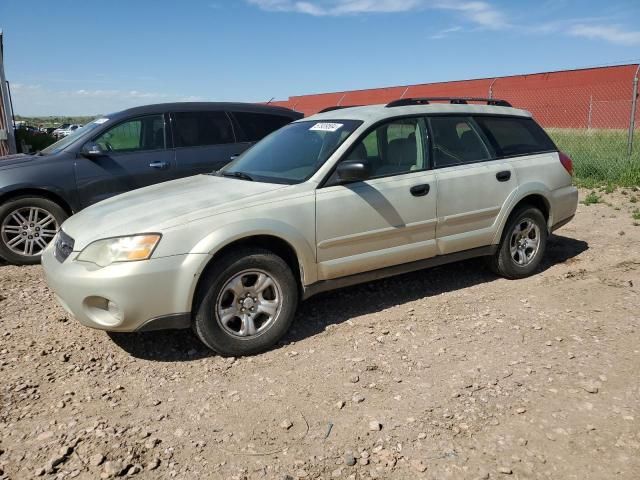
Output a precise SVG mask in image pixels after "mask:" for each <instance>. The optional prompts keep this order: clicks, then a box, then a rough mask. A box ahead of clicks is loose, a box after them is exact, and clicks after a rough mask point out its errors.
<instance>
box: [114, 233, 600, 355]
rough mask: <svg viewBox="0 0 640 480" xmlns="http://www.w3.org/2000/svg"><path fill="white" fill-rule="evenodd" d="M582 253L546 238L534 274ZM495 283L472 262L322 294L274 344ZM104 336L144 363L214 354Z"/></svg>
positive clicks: (149, 339)
mask: <svg viewBox="0 0 640 480" xmlns="http://www.w3.org/2000/svg"><path fill="white" fill-rule="evenodd" d="M588 248H589V245H588V244H587V242H585V241H582V240H576V239H574V238H569V237H564V236H558V235H552V236H551V237H550V238H549V243H548V246H547V254H546V255H545V259H544V261H543V263H542V265H541V266H540V271H541V272H542V271H545V270H547V269H548V268H550V267H552V266H554V265H557V264H560V263H565V262H568V261H571V260H572V259H573V258H575V257H576V256H578V255H580V254H581V253H583V252H584V251H586V250H587V249H588ZM498 278H499V277H497V276H496V275H495V274H494V273H493V272H491V270H489V269H488V268H487V266H486V259H482V258H476V259H472V260H466V261H463V262H457V263H452V264H448V265H443V266H440V267H435V268H431V269H427V270H419V271H417V272H413V273H407V274H404V275H399V276H396V277H390V278H386V279H382V280H377V281H373V282H369V283H365V284H362V285H357V286H354V287H349V288H344V289H341V290H336V291H333V292H327V293H323V294H320V295H317V296H315V297H313V298H311V299H309V300H307V301H306V302H304V303H302V304H301V305H300V308H299V310H298V313H297V315H296V319H295V321H294V324H293V325H292V328H291V330H290V331H289V333H288V334H287V335H286V336H285V338H284V339H283V340H282V341H281V342H280V345H286V344H290V343H293V342H298V341H300V340H303V339H305V338H307V337H310V336H313V335H316V334H318V333H320V332H323V331H324V330H325V329H326V328H327V327H328V326H329V325H333V324H338V323H342V322H344V321H346V320H348V319H350V318H353V317H357V316H361V315H366V314H369V313H374V312H378V311H381V310H384V309H387V308H390V307H393V306H395V305H402V304H404V303H407V302H411V301H414V300H418V299H421V298H427V297H432V296H436V295H441V294H443V293H447V292H450V291H453V290H460V289H464V288H468V287H472V286H474V285H478V284H481V283H488V282H492V281H494V280H496V279H498ZM109 336H110V337H111V339H112V340H113V341H114V343H116V344H117V345H118V346H119V347H120V348H122V349H123V350H125V351H127V352H128V353H130V354H131V355H133V356H134V357H136V358H141V359H145V360H154V361H162V362H176V361H190V360H197V359H201V358H205V357H209V356H213V355H215V354H214V353H212V352H210V351H209V350H208V349H207V348H206V347H204V346H203V345H202V344H201V343H200V341H199V340H198V339H197V338H196V336H195V335H194V334H193V332H192V331H191V330H167V331H160V332H144V333H109ZM276 348H277V347H276Z"/></svg>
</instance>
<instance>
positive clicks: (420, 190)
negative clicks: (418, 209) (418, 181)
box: [409, 183, 430, 197]
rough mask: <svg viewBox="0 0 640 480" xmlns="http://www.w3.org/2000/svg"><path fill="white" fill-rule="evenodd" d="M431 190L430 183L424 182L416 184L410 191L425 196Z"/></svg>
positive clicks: (417, 195) (414, 194)
mask: <svg viewBox="0 0 640 480" xmlns="http://www.w3.org/2000/svg"><path fill="white" fill-rule="evenodd" d="M429 190H430V187H429V184H428V183H424V184H422V185H414V186H413V187H411V189H410V190H409V191H410V192H411V195H413V196H414V197H424V196H425V195H426V194H427V193H429Z"/></svg>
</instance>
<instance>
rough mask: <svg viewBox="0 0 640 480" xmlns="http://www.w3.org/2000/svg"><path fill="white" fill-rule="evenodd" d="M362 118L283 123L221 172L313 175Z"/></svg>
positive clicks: (287, 177) (289, 179)
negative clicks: (358, 119)
mask: <svg viewBox="0 0 640 480" xmlns="http://www.w3.org/2000/svg"><path fill="white" fill-rule="evenodd" d="M361 124H362V122H360V121H357V120H326V121H305V122H295V123H290V124H289V125H286V126H285V127H282V128H281V129H280V130H277V131H275V132H274V133H272V134H271V135H269V136H268V137H265V138H264V139H263V140H261V141H260V142H258V143H256V144H255V145H254V146H253V147H252V148H251V149H249V150H247V151H246V152H245V153H243V154H242V155H241V156H240V157H238V158H237V159H236V160H235V161H233V162H232V163H230V164H229V165H227V166H226V167H225V168H223V169H222V170H221V171H220V175H225V176H237V177H238V178H241V175H244V176H245V178H247V177H248V178H251V179H253V180H256V181H263V182H274V183H287V184H293V183H299V182H302V181H304V180H306V179H307V178H309V177H310V176H311V175H313V173H314V172H315V171H316V170H317V169H318V168H319V167H320V166H321V165H322V164H323V163H324V162H326V161H327V159H328V158H329V157H330V156H331V154H332V153H333V152H335V151H336V149H337V148H338V147H339V146H340V145H341V144H342V142H344V141H345V140H346V139H347V138H349V135H351V134H352V133H353V131H354V130H355V129H356V128H358V127H359V126H360V125H361ZM237 174H240V175H237Z"/></svg>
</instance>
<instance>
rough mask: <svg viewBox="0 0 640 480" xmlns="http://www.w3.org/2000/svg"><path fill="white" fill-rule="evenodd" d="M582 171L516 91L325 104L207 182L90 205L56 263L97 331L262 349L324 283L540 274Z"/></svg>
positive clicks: (53, 268)
mask: <svg viewBox="0 0 640 480" xmlns="http://www.w3.org/2000/svg"><path fill="white" fill-rule="evenodd" d="M571 173H572V164H571V160H570V159H569V158H568V157H567V156H566V155H564V154H563V153H561V152H559V151H558V149H557V147H556V146H555V145H554V144H553V142H552V141H551V139H550V138H549V137H548V136H547V134H546V133H545V132H544V131H543V130H542V128H540V126H539V125H538V124H536V122H535V121H534V120H533V119H532V118H531V115H530V114H529V113H528V112H526V111H523V110H519V109H516V108H512V107H511V106H510V105H509V104H508V103H507V102H504V101H500V100H495V99H493V100H483V99H460V98H456V99H450V98H447V99H442V98H438V99H424V98H423V99H401V100H397V101H394V102H391V103H389V104H387V105H374V106H365V107H350V108H334V109H328V110H327V111H324V112H322V113H319V114H317V115H313V116H311V117H308V118H305V119H303V120H299V121H296V122H294V123H291V124H289V125H287V126H285V127H283V128H282V129H280V130H278V131H276V132H274V133H273V134H271V135H269V136H268V137H266V138H265V139H263V140H262V141H260V142H259V143H257V144H256V145H255V146H254V147H252V148H251V149H249V150H248V151H246V152H245V153H243V154H242V155H241V156H240V157H238V158H237V159H235V160H234V161H232V162H231V163H230V164H228V165H227V166H226V167H224V168H222V169H221V170H219V171H217V172H214V173H212V174H210V175H199V176H195V177H190V178H186V179H182V180H176V181H172V182H168V183H164V184H160V185H155V186H151V187H147V188H142V189H140V190H136V191H132V192H129V193H126V194H124V195H120V196H118V197H115V198H112V199H109V200H106V201H104V202H101V203H99V204H96V205H95V206H92V207H89V208H87V209H86V210H83V211H82V212H80V213H79V214H77V215H75V216H73V217H71V218H70V219H69V220H67V221H66V222H65V223H64V224H63V225H62V229H61V230H60V231H59V232H58V234H57V236H56V238H55V241H52V242H51V244H50V246H49V247H48V248H47V249H46V251H45V252H44V254H43V256H42V263H43V266H44V270H45V274H46V278H47V280H48V283H49V285H50V287H51V288H52V289H53V291H54V292H55V293H56V296H57V298H58V300H59V301H60V303H61V304H62V305H63V306H64V308H65V309H66V310H68V311H69V312H70V313H71V314H72V315H73V316H75V317H76V318H77V319H78V321H79V322H80V323H81V324H83V325H86V326H88V327H93V328H99V329H103V330H110V331H118V332H132V331H147V330H156V329H166V328H185V327H192V328H193V329H194V330H195V332H196V333H197V335H198V336H199V338H200V339H201V340H202V341H203V342H204V343H205V344H206V345H207V346H208V347H210V348H211V349H213V350H215V351H217V352H219V353H221V354H223V355H248V354H254V353H257V352H261V351H264V350H265V349H268V348H269V347H271V346H272V345H274V344H275V343H276V342H277V341H278V340H279V339H280V338H281V337H282V336H283V335H284V334H285V332H286V331H287V329H288V328H289V326H290V325H291V322H292V321H293V318H294V316H295V313H296V308H297V306H298V302H299V301H300V300H301V299H305V298H308V297H309V296H311V295H313V294H315V293H318V292H321V291H325V290H329V289H334V288H339V287H344V286H347V285H352V284H356V283H360V282H366V281H369V280H372V279H377V278H381V277H384V276H389V275H395V274H399V273H403V272H408V271H411V270H417V269H422V268H426V267H429V266H433V265H439V264H443V263H446V262H452V261H457V260H461V259H466V258H469V257H477V256H487V257H489V258H490V264H491V265H492V266H493V269H494V270H495V271H496V272H497V273H499V274H500V275H503V276H505V277H507V278H512V279H516V278H521V277H526V276H528V275H531V274H533V273H534V272H535V271H536V269H537V267H538V266H539V264H540V261H541V260H542V257H543V255H544V253H545V248H546V244H547V237H548V235H549V233H550V232H552V231H553V230H555V229H557V228H559V227H560V226H562V225H564V224H565V223H567V222H568V221H570V220H571V218H572V217H573V215H574V214H575V211H576V206H577V200H578V193H577V190H576V189H575V188H574V187H573V186H572V182H571ZM425 275H428V272H425Z"/></svg>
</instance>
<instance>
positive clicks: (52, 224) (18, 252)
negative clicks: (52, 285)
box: [0, 196, 69, 265]
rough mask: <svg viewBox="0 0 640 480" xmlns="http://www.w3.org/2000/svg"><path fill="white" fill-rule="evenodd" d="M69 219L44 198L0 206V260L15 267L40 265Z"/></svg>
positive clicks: (56, 205)
mask: <svg viewBox="0 0 640 480" xmlns="http://www.w3.org/2000/svg"><path fill="white" fill-rule="evenodd" d="M68 217H69V216H68V215H67V212H65V211H64V209H63V208H62V207H61V206H60V205H58V204H57V203H55V202H52V201H51V200H49V199H47V198H43V197H26V196H25V197H17V198H13V199H11V200H9V201H7V202H6V203H4V204H2V205H0V257H2V258H4V259H5V260H6V261H7V262H9V263H12V264H14V265H33V264H36V263H40V255H41V253H42V251H43V250H44V249H45V248H46V246H47V245H48V244H49V243H50V242H51V240H53V237H54V235H55V234H56V232H57V231H58V229H59V228H60V225H62V222H64V221H65V220H66V219H67V218H68Z"/></svg>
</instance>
